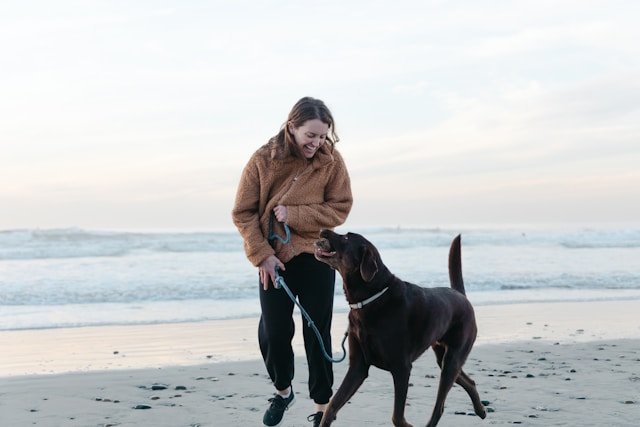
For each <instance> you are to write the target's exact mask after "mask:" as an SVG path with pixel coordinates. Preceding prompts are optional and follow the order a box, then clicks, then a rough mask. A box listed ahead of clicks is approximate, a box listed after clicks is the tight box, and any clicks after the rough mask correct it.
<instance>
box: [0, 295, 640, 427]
mask: <svg viewBox="0 0 640 427" xmlns="http://www.w3.org/2000/svg"><path fill="white" fill-rule="evenodd" d="M638 308H640V302H638V301H635V300H634V301H602V302H581V303H564V304H559V303H543V304H513V305H500V306H480V307H476V317H477V319H478V325H479V331H480V332H479V335H478V340H477V342H476V345H475V346H474V348H473V350H472V352H471V354H470V356H469V359H468V360H467V362H466V364H465V368H464V369H465V372H466V373H467V374H468V375H470V376H471V377H472V379H473V380H474V381H475V382H476V384H477V388H478V391H479V393H480V397H481V399H482V400H483V401H485V402H487V403H486V406H487V408H488V411H489V413H488V415H487V419H485V420H480V419H479V418H478V417H476V416H471V415H473V408H472V405H471V401H470V399H469V398H468V396H467V395H466V393H464V391H463V390H462V389H461V388H460V387H458V386H454V387H453V389H452V390H451V391H450V393H449V395H448V398H447V401H446V406H445V412H444V415H443V417H442V419H441V421H440V423H439V426H443V427H454V426H456V427H459V426H461V427H466V426H469V427H471V426H478V427H480V426H486V425H513V424H520V425H534V426H535V425H557V426H566V425H580V426H592V425H593V426H595V425H616V426H623V427H626V426H629V427H631V426H635V425H636V424H637V414H638V413H639V411H640V318H639V317H638V315H637V313H638ZM294 317H295V318H296V320H297V325H296V326H297V328H298V329H297V333H296V336H295V338H294V342H293V346H294V351H295V354H296V356H297V357H296V359H295V369H296V372H295V378H294V381H293V384H292V385H293V389H294V391H295V393H296V402H297V403H296V405H294V406H293V407H292V408H291V409H290V410H288V411H287V413H286V415H285V420H284V421H283V424H282V426H283V427H286V426H289V427H291V426H293V427H302V426H304V427H308V426H309V425H310V423H309V422H308V421H307V416H308V415H309V414H311V413H312V412H313V409H312V404H313V403H312V402H311V400H310V399H309V397H308V391H307V372H308V370H307V366H306V360H305V358H304V356H303V355H304V350H303V348H302V341H301V335H302V334H301V333H300V326H301V324H300V318H299V317H300V316H299V315H295V316H294ZM346 319H347V316H346V314H344V315H337V316H335V318H334V324H333V337H334V338H333V339H334V346H333V347H334V355H337V354H340V352H339V351H336V349H337V348H338V347H339V340H340V339H341V337H342V334H343V332H344V328H345V327H346ZM257 323H258V319H257V318H245V319H235V320H227V321H208V322H198V323H191V324H184V323H179V324H164V325H144V326H100V327H85V328H70V329H47V330H29V331H3V332H0V348H2V350H3V354H2V358H1V359H0V425H7V426H24V425H37V426H40V427H59V426H63V425H64V426H69V427H87V426H99V427H107V426H110V427H115V426H119V427H120V426H122V427H123V426H161V427H164V426H166V427H176V426H189V427H196V426H197V427H214V426H221V425H225V426H226V425H238V426H245V425H259V424H260V421H261V419H262V415H263V413H264V410H265V409H266V408H267V406H268V402H267V399H268V398H269V397H271V395H272V393H273V392H274V389H273V385H272V384H271V381H270V380H269V378H268V376H267V374H266V370H265V368H264V365H263V362H262V360H261V357H260V354H259V350H258V345H257V331H256V328H257ZM429 353H431V351H429V350H428V351H427V352H426V353H425V354H424V355H422V356H421V357H420V358H419V359H418V360H416V361H415V362H414V364H413V370H412V374H411V379H410V388H409V394H408V400H407V406H406V417H407V420H408V421H409V422H411V423H412V424H414V425H424V423H425V422H426V421H427V420H428V418H429V416H430V414H431V411H432V409H433V404H434V402H435V395H436V391H437V383H438V377H439V369H438V367H437V365H436V363H435V358H434V357H433V354H429ZM347 365H348V362H346V361H345V362H343V363H339V364H336V365H334V377H335V383H334V392H335V390H336V389H337V387H338V386H339V384H340V383H341V382H342V379H343V378H344V375H345V372H346V369H347ZM392 402H393V381H392V379H391V376H390V374H389V373H388V372H385V371H382V370H380V369H377V368H375V367H372V368H371V369H370V371H369V377H368V378H367V379H366V380H365V382H364V384H363V385H362V386H361V387H360V389H359V390H358V392H357V393H356V394H355V395H354V396H353V397H352V399H351V400H350V401H349V403H348V404H347V405H345V407H344V408H342V410H341V411H340V412H339V413H338V419H337V420H336V422H335V423H334V425H335V426H337V427H340V426H364V425H366V426H387V425H390V422H391V412H392V406H393V403H392Z"/></svg>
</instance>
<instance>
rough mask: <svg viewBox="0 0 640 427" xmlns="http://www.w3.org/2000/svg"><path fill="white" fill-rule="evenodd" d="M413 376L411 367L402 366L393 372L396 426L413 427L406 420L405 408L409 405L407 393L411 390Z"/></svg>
mask: <svg viewBox="0 0 640 427" xmlns="http://www.w3.org/2000/svg"><path fill="white" fill-rule="evenodd" d="M410 375H411V365H409V366H402V367H400V368H397V369H394V370H392V371H391V376H393V389H394V399H393V417H392V418H391V421H393V425H394V426H400V427H412V426H411V424H409V423H408V422H407V420H405V419H404V407H405V404H406V403H407V391H408V389H409V376H410Z"/></svg>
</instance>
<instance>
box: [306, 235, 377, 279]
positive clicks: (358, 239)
mask: <svg viewBox="0 0 640 427" xmlns="http://www.w3.org/2000/svg"><path fill="white" fill-rule="evenodd" d="M315 257H316V259H317V260H319V261H322V262H324V263H325V264H328V265H330V266H331V267H333V268H334V269H336V270H338V272H340V275H341V276H342V278H343V279H344V281H345V282H346V281H348V280H353V279H355V278H356V277H360V278H362V280H363V281H364V282H371V281H372V280H373V279H374V277H375V276H376V274H378V272H379V271H380V270H381V269H382V267H383V265H382V261H381V260H380V254H379V253H378V250H377V249H376V248H375V246H373V244H372V243H371V242H369V241H368V240H367V239H365V238H364V237H362V236H361V235H359V234H356V233H347V234H338V233H334V232H333V231H331V230H322V231H321V232H320V239H319V240H318V241H316V243H315Z"/></svg>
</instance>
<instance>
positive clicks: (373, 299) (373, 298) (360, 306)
mask: <svg viewBox="0 0 640 427" xmlns="http://www.w3.org/2000/svg"><path fill="white" fill-rule="evenodd" d="M387 290H389V287H388V286H387V287H386V288H384V289H383V290H381V291H380V292H378V293H377V294H375V295H374V296H372V297H369V298H367V299H366V300H364V301H360V302H357V303H355V304H349V307H351V309H352V310H354V309H358V308H362V307H364V306H365V305H367V304H369V303H370V302H373V301H375V300H376V299H378V298H379V297H380V296H381V295H382V294H384V293H385V292H387Z"/></svg>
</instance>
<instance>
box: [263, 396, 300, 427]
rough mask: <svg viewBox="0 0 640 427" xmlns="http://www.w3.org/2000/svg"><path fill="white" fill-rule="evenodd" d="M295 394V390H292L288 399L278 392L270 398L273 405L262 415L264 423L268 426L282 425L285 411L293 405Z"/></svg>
mask: <svg viewBox="0 0 640 427" xmlns="http://www.w3.org/2000/svg"><path fill="white" fill-rule="evenodd" d="M293 396H294V394H293V390H291V394H290V395H289V397H287V398H286V399H285V398H284V397H282V396H280V395H279V394H278V393H276V394H274V395H273V397H272V398H271V399H269V402H271V405H270V406H269V408H268V409H267V411H266V412H265V413H264V417H262V423H263V424H264V425H265V426H267V427H274V426H277V425H280V421H282V417H283V416H284V411H286V410H287V409H289V408H290V407H291V405H293V400H294V397H293Z"/></svg>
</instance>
